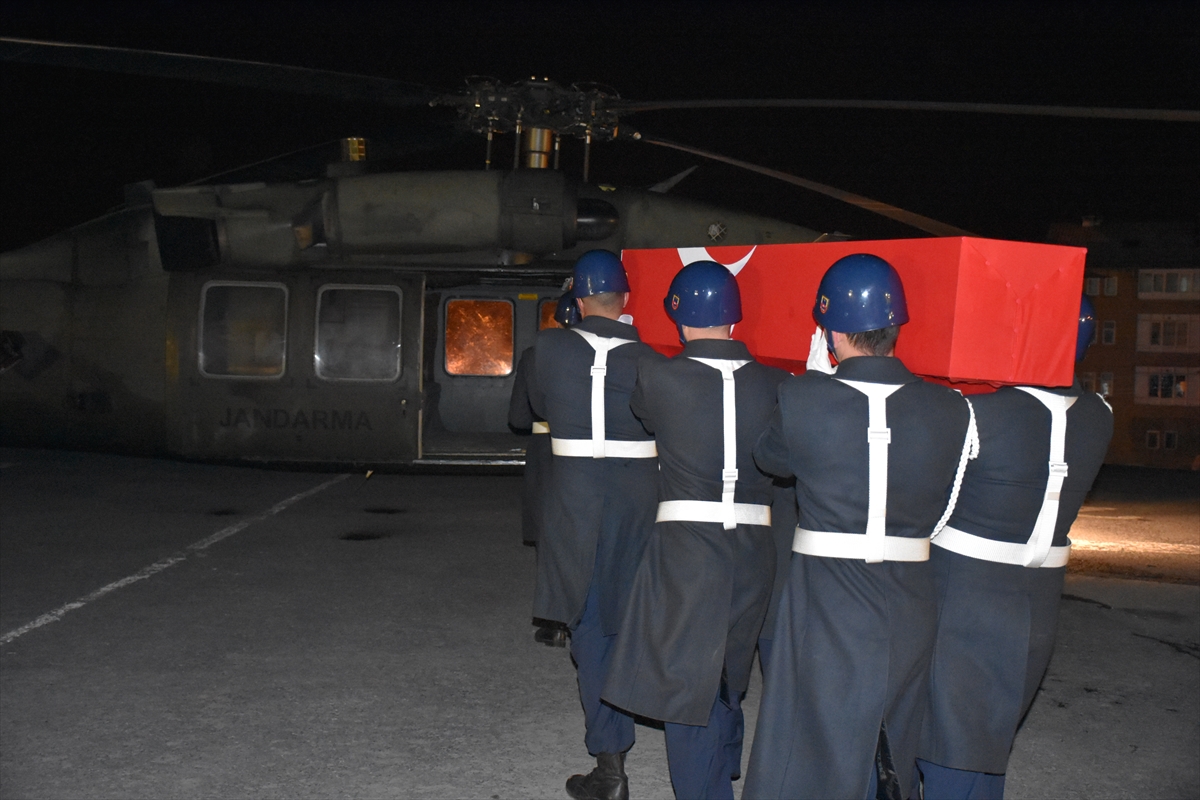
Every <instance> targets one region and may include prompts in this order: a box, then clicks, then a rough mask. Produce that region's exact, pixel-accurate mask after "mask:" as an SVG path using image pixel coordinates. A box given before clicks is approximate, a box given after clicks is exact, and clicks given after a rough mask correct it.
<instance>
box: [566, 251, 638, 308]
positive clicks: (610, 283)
mask: <svg viewBox="0 0 1200 800" xmlns="http://www.w3.org/2000/svg"><path fill="white" fill-rule="evenodd" d="M571 291H572V293H573V294H574V295H575V296H576V297H591V296H592V295H594V294H603V293H605V292H628V291H629V280H628V279H627V278H626V277H625V267H623V266H622V265H621V259H620V258H618V257H617V254H616V253H612V252H609V251H608V250H588V251H587V252H586V253H584V254H583V255H581V256H580V257H579V258H578V259H577V260H576V261H575V275H574V277H573V278H572V280H571Z"/></svg>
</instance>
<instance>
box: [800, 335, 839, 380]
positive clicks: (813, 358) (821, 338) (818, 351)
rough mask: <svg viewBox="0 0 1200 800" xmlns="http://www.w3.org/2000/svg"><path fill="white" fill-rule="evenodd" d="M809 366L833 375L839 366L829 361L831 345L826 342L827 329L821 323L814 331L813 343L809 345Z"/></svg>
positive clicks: (811, 368)
mask: <svg viewBox="0 0 1200 800" xmlns="http://www.w3.org/2000/svg"><path fill="white" fill-rule="evenodd" d="M806 366H807V368H808V369H810V370H816V371H817V372H824V373H825V374H826V375H832V374H833V373H834V372H835V371H836V370H837V368H836V367H834V366H833V364H832V363H831V362H830V361H829V346H828V345H826V344H825V329H824V328H822V327H821V326H820V325H818V326H817V329H816V330H815V331H813V335H812V344H810V345H809V347H808V363H807V364H806Z"/></svg>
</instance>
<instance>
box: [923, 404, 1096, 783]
mask: <svg viewBox="0 0 1200 800" xmlns="http://www.w3.org/2000/svg"><path fill="white" fill-rule="evenodd" d="M1040 391H1042V392H1045V393H1047V395H1049V397H1047V399H1048V400H1049V401H1050V402H1051V405H1054V403H1055V401H1056V400H1058V399H1059V398H1068V399H1073V401H1074V402H1072V403H1071V404H1070V407H1069V408H1067V409H1066V410H1065V437H1064V442H1063V445H1062V446H1063V453H1062V457H1061V461H1062V463H1065V464H1066V475H1065V478H1064V479H1063V482H1062V486H1061V491H1060V492H1059V501H1058V508H1057V513H1056V514H1055V516H1054V517H1053V518H1051V523H1052V526H1053V528H1052V529H1053V539H1052V540H1048V541H1047V542H1046V543H1045V544H1046V545H1049V547H1050V548H1052V550H1049V551H1048V552H1047V554H1046V556H1047V557H1046V558H1045V560H1043V561H1041V566H1024V563H1025V562H1027V561H1029V560H1030V559H1031V558H1036V557H1038V556H1041V553H1034V552H1033V551H1034V550H1035V549H1036V543H1035V545H1032V546H1031V545H1030V544H1029V543H1030V540H1031V536H1032V535H1033V534H1034V531H1035V523H1036V521H1037V519H1038V517H1039V513H1040V512H1041V511H1042V507H1043V505H1045V502H1046V490H1047V483H1048V481H1049V480H1050V478H1051V473H1052V468H1051V466H1050V462H1051V461H1055V462H1057V461H1059V459H1056V458H1054V456H1053V454H1052V447H1051V439H1052V427H1053V425H1052V412H1051V410H1050V408H1048V407H1047V406H1046V404H1044V403H1043V402H1042V401H1040V400H1039V399H1038V398H1037V397H1036V396H1032V395H1030V394H1029V393H1027V392H1025V391H1022V390H1021V389H1018V388H1015V387H1006V388H1003V389H1000V390H999V391H997V392H995V393H994V394H991V395H979V396H976V397H973V398H972V404H973V405H974V407H975V416H976V424H977V426H978V429H979V441H980V447H979V457H978V458H977V459H976V460H974V461H972V462H971V463H970V464H969V465H968V467H967V470H966V473H965V476H964V478H963V483H962V489H961V492H960V494H959V497H958V503H957V505H956V506H955V512H954V516H953V517H951V519H950V522H949V525H948V526H947V528H946V530H945V531H943V532H942V533H941V534H939V535H938V536H937V537H936V538H935V539H934V545H935V546H934V547H933V549H932V552H931V554H930V563H931V564H932V566H933V569H934V578H935V581H936V586H937V593H938V611H939V619H938V632H937V643H936V645H935V647H934V655H933V663H932V666H931V669H930V683H929V709H928V712H927V715H926V719H925V725H924V730H923V735H922V741H921V748H920V750H919V756H920V758H921V759H922V761H924V762H928V763H925V764H922V771H923V772H924V774H925V796H926V797H927V798H947V797H964V798H965V797H980V798H982V797H996V798H999V797H1001V796H1002V795H1003V788H1004V777H1003V775H1004V773H1005V771H1006V770H1007V767H1008V756H1009V751H1010V750H1011V748H1012V743H1013V739H1014V737H1015V736H1016V731H1017V726H1018V724H1020V721H1021V719H1022V718H1023V717H1024V716H1025V713H1026V712H1027V711H1028V710H1029V706H1030V704H1031V703H1032V702H1033V696H1034V694H1035V693H1036V692H1037V688H1038V685H1039V684H1040V683H1041V680H1042V675H1043V674H1044V673H1045V671H1046V666H1047V665H1048V664H1049V662H1050V655H1051V652H1052V650H1053V648H1054V637H1055V628H1056V626H1057V620H1058V603H1059V597H1060V596H1061V594H1062V585H1063V576H1064V573H1065V572H1066V567H1065V561H1066V555H1067V545H1068V544H1069V542H1068V539H1067V534H1068V532H1069V531H1070V528H1071V525H1072V523H1073V522H1074V521H1075V517H1076V515H1077V514H1078V513H1079V508H1080V506H1081V505H1082V504H1083V501H1084V497H1085V496H1086V494H1087V491H1088V489H1089V488H1090V487H1091V485H1092V481H1093V480H1094V479H1095V477H1096V473H1097V471H1098V470H1099V469H1100V465H1101V463H1102V462H1103V461H1104V454H1105V452H1106V451H1107V449H1108V443H1109V440H1110V439H1111V438H1112V429H1113V422H1112V412H1111V411H1110V410H1109V408H1108V407H1107V406H1106V405H1105V403H1104V401H1103V400H1101V399H1100V397H1099V396H1098V395H1095V394H1092V393H1090V392H1084V391H1082V389H1081V387H1080V386H1079V383H1078V382H1076V384H1075V385H1074V386H1073V387H1071V388H1069V389H1042V390H1040ZM1064 405H1065V403H1064ZM1053 488H1054V487H1051V489H1053ZM1051 510H1052V509H1051ZM981 539H982V540H984V541H979V540H981ZM989 542H1001V543H1008V545H1009V546H1008V547H1007V548H1005V547H1001V548H995V547H992V546H990V545H989V544H988V543H989ZM937 545H943V546H940V547H939V546H937ZM947 548H950V549H947ZM1042 549H1043V550H1046V549H1047V548H1046V547H1045V546H1044V547H1043V548H1042ZM993 559H1006V560H1007V562H1008V563H1005V561H1004V560H993ZM1014 562H1015V563H1014ZM1060 562H1061V563H1060ZM942 768H949V769H942ZM956 772H957V773H958V774H956ZM980 773H982V774H980Z"/></svg>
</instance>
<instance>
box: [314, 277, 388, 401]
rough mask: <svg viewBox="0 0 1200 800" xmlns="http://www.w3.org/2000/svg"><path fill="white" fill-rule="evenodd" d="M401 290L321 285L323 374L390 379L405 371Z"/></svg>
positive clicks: (319, 360) (317, 359) (318, 358)
mask: <svg viewBox="0 0 1200 800" xmlns="http://www.w3.org/2000/svg"><path fill="white" fill-rule="evenodd" d="M400 300H401V295H400V290H399V289H394V288H391V287H378V286H370V287H368V286H340V285H330V286H322V287H321V290H320V292H319V293H318V294H317V342H316V352H315V353H314V366H315V369H316V373H317V376H318V377H321V378H325V379H326V380H344V381H391V380H395V379H396V378H398V377H400Z"/></svg>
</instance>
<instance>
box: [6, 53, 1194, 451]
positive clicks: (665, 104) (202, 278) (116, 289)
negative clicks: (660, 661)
mask: <svg viewBox="0 0 1200 800" xmlns="http://www.w3.org/2000/svg"><path fill="white" fill-rule="evenodd" d="M0 60H3V61H9V62H23V63H33V64H44V65H57V66H73V67H81V68H86V69H100V70H106V71H114V72H124V73H131V74H137V75H155V76H160V77H174V78H182V79H186V80H203V81H210V82H216V83H224V84H233V85H241V86H264V87H266V86H269V87H271V88H275V89H278V88H283V89H287V90H292V91H301V92H306V93H315V94H327V95H337V96H339V97H347V96H351V97H357V98H358V99H361V100H366V101H370V102H376V103H380V104H382V105H386V106H390V107H394V108H417V107H440V108H446V109H450V110H452V111H453V112H454V114H455V116H456V118H457V120H458V125H459V126H460V128H461V129H463V130H466V131H469V132H471V133H473V134H476V135H478V136H480V137H481V138H482V139H483V140H484V143H485V150H484V154H483V155H484V157H483V159H482V162H483V163H482V164H481V167H482V168H481V169H477V170H457V171H426V170H421V171H389V170H385V169H378V168H376V166H375V165H374V164H373V162H372V159H371V148H372V146H371V143H370V142H369V141H367V140H365V139H363V138H361V137H353V136H350V137H345V138H343V139H342V140H340V142H339V145H338V146H339V157H338V158H337V159H336V160H332V161H331V162H330V163H328V164H327V165H326V167H325V169H324V170H323V171H321V172H319V173H314V174H311V175H308V176H306V177H303V178H300V179H294V180H286V181H265V180H245V179H239V180H233V181H222V180H214V181H206V182H203V183H199V184H193V185H185V186H179V187H170V188H159V187H157V186H154V185H152V184H150V183H141V184H131V185H129V186H127V187H126V189H125V202H124V204H123V205H122V206H120V207H119V208H117V209H115V210H114V211H112V212H110V213H109V214H106V215H104V216H102V217H100V218H98V219H95V220H92V221H90V222H86V223H84V224H82V225H79V226H76V227H74V228H71V229H70V230H67V231H64V232H61V233H59V234H56V235H54V236H51V237H50V238H48V239H45V240H42V241H40V242H36V243H34V244H31V245H28V246H26V247H22V248H19V249H17V250H14V251H10V252H7V253H3V254H0V319H2V320H3V323H2V325H3V332H2V333H0V370H2V373H0V441H2V442H3V443H5V444H17V445H40V446H46V445H50V446H60V447H74V448H96V449H109V450H119V451H123V452H133V453H153V454H167V455H170V456H176V457H182V458H188V459H200V460H218V461H243V462H245V461H249V462H272V463H281V462H282V463H321V464H356V465H364V464H365V465H372V466H386V465H396V466H408V465H415V466H433V465H451V464H453V465H513V464H519V463H521V460H522V457H523V450H524V443H523V439H522V438H521V437H519V436H517V435H516V434H514V433H513V432H512V431H510V430H509V429H508V426H507V421H506V416H507V405H508V398H509V395H510V393H511V389H512V384H513V379H514V367H515V364H516V361H517V359H518V357H519V355H520V353H521V352H522V351H523V350H524V349H525V348H527V347H529V346H530V345H532V343H533V340H534V338H535V336H536V335H537V332H538V331H539V330H540V329H542V328H544V327H547V326H549V325H551V324H554V323H553V319H552V318H553V309H554V305H555V303H556V301H557V299H558V297H559V296H560V295H561V294H562V291H563V286H564V279H565V278H566V277H567V276H568V275H569V274H570V270H571V266H572V264H573V262H574V260H575V259H576V258H577V257H578V256H579V255H581V254H582V253H584V252H586V251H588V250H591V249H597V248H599V249H607V250H612V251H615V252H620V251H623V250H629V249H645V248H689V249H691V250H693V251H696V250H698V251H699V252H704V249H705V248H708V247H712V246H717V245H720V246H734V245H742V246H756V245H763V244H785V243H802V242H814V241H819V240H824V239H829V238H837V235H836V234H830V233H825V232H821V231H818V230H815V229H813V228H809V227H805V226H803V225H798V224H795V223H790V222H785V221H782V220H776V219H772V218H769V217H765V216H762V215H758V214H752V213H747V212H740V211H737V210H734V209H729V208H720V207H717V206H713V205H709V204H705V203H700V202H696V201H692V200H686V199H683V198H680V197H676V196H672V195H670V194H669V193H668V192H669V191H670V189H671V188H672V187H673V185H674V184H675V183H677V182H678V181H679V180H682V179H683V178H684V177H686V175H685V174H680V175H676V176H674V177H672V178H669V179H667V180H664V181H662V182H660V183H659V184H656V185H655V186H652V187H650V188H649V189H636V188H629V187H616V186H613V185H610V184H606V183H601V182H595V181H594V176H593V175H592V174H591V152H592V148H593V147H598V146H602V145H603V144H605V143H607V142H612V141H614V140H623V141H631V142H638V143H640V144H644V145H647V146H652V147H661V148H669V149H673V150H679V151H683V152H686V153H689V154H692V155H695V156H698V157H701V158H706V159H712V160H717V161H721V162H724V163H726V164H730V165H732V166H736V167H740V168H743V169H748V170H751V171H755V172H758V173H760V174H763V175H766V176H768V177H773V178H777V179H779V180H783V181H785V182H787V183H791V184H793V185H796V186H800V187H802V188H804V189H807V190H810V191H816V192H820V193H822V194H825V195H827V196H830V197H833V198H835V199H837V200H840V201H843V202H847V203H850V204H852V205H855V206H858V207H859V208H863V209H866V210H868V211H871V212H873V213H876V214H881V215H883V216H886V217H889V218H891V219H893V220H896V221H898V222H901V223H904V224H906V225H911V226H913V227H914V228H915V229H917V230H919V231H921V232H922V233H924V234H930V235H935V236H963V235H970V232H969V231H965V230H963V229H961V228H957V227H955V226H953V225H949V224H946V223H943V222H939V221H937V220H933V219H930V218H928V217H924V216H922V215H919V214H916V213H913V212H910V211H906V210H904V209H900V208H897V207H895V206H891V205H889V204H886V203H882V202H878V201H875V200H872V199H870V198H867V197H863V196H860V195H857V194H853V193H850V192H845V191H842V190H840V189H837V188H835V187H831V186H826V185H824V184H820V183H817V182H814V181H809V180H806V179H804V178H801V177H799V176H794V175H790V174H787V173H783V172H780V171H776V170H772V169H769V168H767V167H762V166H760V165H756V164H752V163H749V162H746V161H742V160H739V159H733V158H729V157H727V156H723V155H721V154H718V153H714V152H711V151H707V150H704V149H700V148H696V147H692V146H690V145H687V144H683V143H678V142H674V141H670V140H666V139H662V138H659V137H655V136H653V135H650V134H648V133H645V132H642V131H639V130H637V129H635V128H633V127H631V126H630V125H628V124H627V123H626V118H627V117H629V116H630V115H633V114H636V113H639V112H643V111H650V110H663V109H670V108H709V109H719V108H748V107H765V108H805V107H818V108H819V107H847V108H864V109H876V110H898V109H915V110H925V111H933V112H969V113H983V114H1010V115H1011V114H1019V115H1029V114H1036V115H1046V116H1067V117H1085V118H1101V119H1111V118H1116V119H1133V120H1145V121H1152V122H1196V121H1200V112H1194V111H1178V110H1154V109H1120V108H1117V109H1113V108H1074V107H1062V106H1020V105H997V104H959V103H915V102H913V103H906V102H898V101H852V100H847V101H840V100H803V99H791V98H784V99H777V100H712V101H653V102H644V101H643V102H638V101H630V100H626V99H625V98H622V97H621V96H620V95H619V93H617V92H616V91H615V90H612V89H610V88H608V87H605V86H601V85H599V84H573V85H571V86H562V85H560V84H558V83H556V82H554V81H551V80H549V79H545V78H536V77H535V78H530V79H527V80H522V81H516V82H503V81H500V80H497V79H494V78H485V77H473V78H468V79H467V80H466V81H465V84H464V87H463V88H462V89H460V90H458V91H453V92H445V91H436V90H430V89H427V88H425V87H420V86H415V85H413V84H407V83H403V82H399V81H393V80H390V79H383V78H374V77H369V76H362V75H352V74H346V73H336V72H327V71H321V70H313V69H303V68H298V67H289V66H284V65H278V64H265V63H258V62H247V61H236V60H231V59H219V58H210V57H202V56H192V55H183V54H176V53H160V52H152V51H145V50H128V49H121V48H112V47H97V46H90V45H76V44H64V43H56V42H41V41H32V40H23V39H11V38H0ZM572 141H574V142H577V143H581V144H582V146H583V169H582V173H581V175H580V176H579V177H578V178H576V177H572V176H568V175H567V174H566V173H565V171H564V170H562V169H560V155H561V152H562V147H563V145H564V142H572ZM502 143H509V144H511V156H510V154H509V152H508V151H507V150H504V151H502V150H501V144H502ZM635 323H636V321H635Z"/></svg>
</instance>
